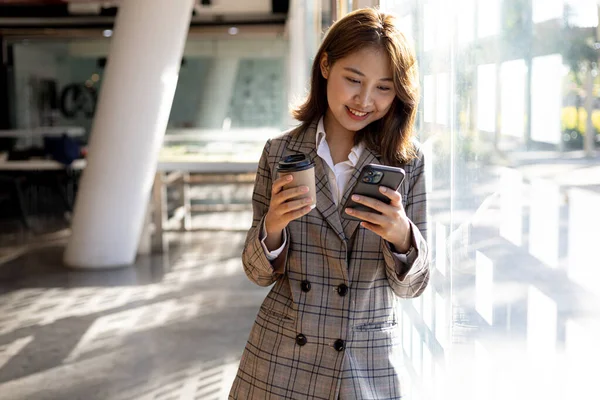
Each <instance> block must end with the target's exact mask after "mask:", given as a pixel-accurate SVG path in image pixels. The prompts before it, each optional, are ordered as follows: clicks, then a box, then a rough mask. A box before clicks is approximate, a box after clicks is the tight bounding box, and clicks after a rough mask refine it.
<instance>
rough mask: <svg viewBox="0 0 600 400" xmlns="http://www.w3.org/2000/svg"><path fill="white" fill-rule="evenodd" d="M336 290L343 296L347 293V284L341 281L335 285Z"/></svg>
mask: <svg viewBox="0 0 600 400" xmlns="http://www.w3.org/2000/svg"><path fill="white" fill-rule="evenodd" d="M337 292H338V294H339V295H340V296H342V297H344V296H345V295H346V294H347V293H348V286H346V285H345V284H343V283H342V284H341V285H339V286H338V287H337Z"/></svg>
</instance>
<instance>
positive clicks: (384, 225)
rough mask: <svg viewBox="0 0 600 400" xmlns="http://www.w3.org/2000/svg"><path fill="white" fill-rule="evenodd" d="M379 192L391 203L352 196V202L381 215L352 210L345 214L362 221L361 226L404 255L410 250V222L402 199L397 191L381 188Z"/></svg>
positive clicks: (347, 209) (347, 210)
mask: <svg viewBox="0 0 600 400" xmlns="http://www.w3.org/2000/svg"><path fill="white" fill-rule="evenodd" d="M379 191H380V192H381V193H383V194H384V195H385V196H386V197H388V198H389V199H390V200H391V203H390V204H389V205H388V204H385V203H383V202H381V201H379V200H377V199H374V198H371V197H367V196H357V195H353V196H352V200H354V201H355V202H357V203H359V204H362V205H364V206H367V207H370V208H372V209H374V210H376V211H379V212H380V213H381V214H377V213H373V212H367V211H359V210H356V209H353V208H346V210H345V211H346V213H348V214H349V215H352V216H353V217H356V218H358V219H361V220H363V222H361V223H360V224H361V226H363V227H365V228H367V229H368V230H370V231H372V232H374V233H376V234H377V235H379V236H381V237H382V238H383V239H385V240H387V241H388V242H390V243H391V244H392V245H393V246H394V247H395V250H396V251H397V252H399V253H406V252H407V251H408V249H409V248H410V242H411V235H410V233H411V232H410V231H411V228H410V222H409V220H408V217H407V216H406V212H405V211H404V206H403V205H402V197H401V196H400V193H398V192H397V191H395V190H393V189H390V188H387V187H384V186H381V187H379Z"/></svg>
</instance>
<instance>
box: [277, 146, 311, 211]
mask: <svg viewBox="0 0 600 400" xmlns="http://www.w3.org/2000/svg"><path fill="white" fill-rule="evenodd" d="M277 174H278V176H279V178H281V177H282V176H286V175H292V176H293V177H294V179H293V180H292V181H291V182H290V183H288V184H286V185H285V186H283V189H284V190H285V189H289V188H294V187H298V186H308V193H306V194H303V195H301V196H297V197H294V198H293V200H298V199H300V198H305V197H310V198H311V199H312V203H311V205H313V206H315V205H317V190H316V186H315V164H314V163H313V162H312V160H311V159H310V158H309V157H308V156H307V155H306V154H293V155H291V156H287V157H284V158H283V159H282V160H281V161H279V164H278V168H277Z"/></svg>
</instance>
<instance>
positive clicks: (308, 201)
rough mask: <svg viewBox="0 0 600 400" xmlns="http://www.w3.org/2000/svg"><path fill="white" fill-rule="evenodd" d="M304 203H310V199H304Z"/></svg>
mask: <svg viewBox="0 0 600 400" xmlns="http://www.w3.org/2000/svg"><path fill="white" fill-rule="evenodd" d="M304 202H305V203H312V199H311V198H310V197H307V198H306V199H304Z"/></svg>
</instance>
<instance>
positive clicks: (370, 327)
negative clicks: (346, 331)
mask: <svg viewBox="0 0 600 400" xmlns="http://www.w3.org/2000/svg"><path fill="white" fill-rule="evenodd" d="M396 329H398V323H397V322H393V321H392V322H369V323H366V324H360V325H355V326H354V330H355V331H358V332H388V331H394V330H396Z"/></svg>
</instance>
